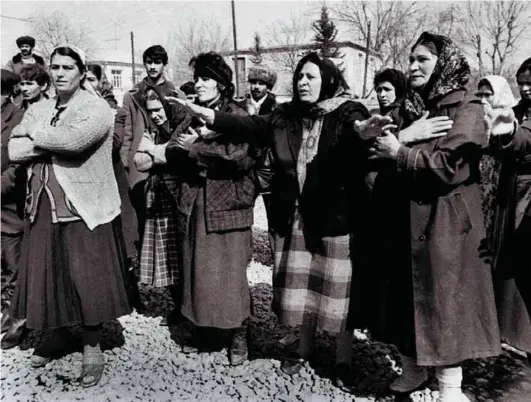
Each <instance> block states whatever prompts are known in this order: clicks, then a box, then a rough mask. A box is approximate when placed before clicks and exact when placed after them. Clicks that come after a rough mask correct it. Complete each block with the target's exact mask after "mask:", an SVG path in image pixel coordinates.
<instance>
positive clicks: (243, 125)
mask: <svg viewBox="0 0 531 402" xmlns="http://www.w3.org/2000/svg"><path fill="white" fill-rule="evenodd" d="M272 116H273V115H271V114H269V115H253V116H244V115H235V114H232V113H224V112H219V111H216V112H215V117H214V124H212V126H210V128H211V129H212V130H214V131H216V132H218V133H223V134H226V135H229V136H230V139H231V140H233V141H235V142H240V141H246V142H252V143H255V142H260V143H262V144H264V145H267V146H270V142H271V138H270V136H271V133H272V132H273V130H272V123H271V122H272Z"/></svg>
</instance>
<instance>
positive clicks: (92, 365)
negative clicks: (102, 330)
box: [79, 345, 105, 388]
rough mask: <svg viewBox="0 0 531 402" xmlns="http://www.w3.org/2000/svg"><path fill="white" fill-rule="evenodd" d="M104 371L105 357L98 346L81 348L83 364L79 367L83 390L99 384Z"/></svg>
mask: <svg viewBox="0 0 531 402" xmlns="http://www.w3.org/2000/svg"><path fill="white" fill-rule="evenodd" d="M104 369H105V357H104V356H103V353H102V351H101V348H100V345H96V346H89V345H85V346H84V348H83V363H82V365H81V376H80V377H79V379H80V380H81V385H82V386H83V387H84V388H89V387H93V386H94V385H96V384H97V383H98V382H100V380H101V377H102V375H103V370H104Z"/></svg>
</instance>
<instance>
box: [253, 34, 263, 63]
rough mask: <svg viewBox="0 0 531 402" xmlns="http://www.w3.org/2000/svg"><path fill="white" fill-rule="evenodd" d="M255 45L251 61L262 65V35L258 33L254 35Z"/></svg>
mask: <svg viewBox="0 0 531 402" xmlns="http://www.w3.org/2000/svg"><path fill="white" fill-rule="evenodd" d="M253 40H254V43H253V47H252V48H251V52H252V54H253V55H252V57H251V61H252V62H253V63H254V64H260V63H262V40H261V38H260V34H259V33H258V32H255V33H254V38H253Z"/></svg>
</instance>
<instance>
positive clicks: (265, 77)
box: [240, 66, 277, 115]
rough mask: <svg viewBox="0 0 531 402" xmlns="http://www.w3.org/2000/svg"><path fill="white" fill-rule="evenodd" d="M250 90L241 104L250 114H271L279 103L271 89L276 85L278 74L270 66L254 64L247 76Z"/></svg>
mask: <svg viewBox="0 0 531 402" xmlns="http://www.w3.org/2000/svg"><path fill="white" fill-rule="evenodd" d="M247 81H248V82H249V92H250V94H248V95H247V96H246V98H245V99H244V100H243V101H242V102H241V104H240V106H241V107H242V108H244V109H245V110H247V113H249V114H250V115H254V114H260V115H262V114H269V113H271V112H272V111H273V109H274V108H275V107H276V105H277V101H276V99H275V95H274V94H272V93H271V92H270V91H271V90H272V89H273V87H274V86H275V83H276V81H277V74H276V73H275V72H274V71H273V70H272V69H271V68H270V67H268V66H253V67H251V68H250V69H249V75H248V76H247Z"/></svg>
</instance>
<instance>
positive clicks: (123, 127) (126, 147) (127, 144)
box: [115, 92, 134, 169]
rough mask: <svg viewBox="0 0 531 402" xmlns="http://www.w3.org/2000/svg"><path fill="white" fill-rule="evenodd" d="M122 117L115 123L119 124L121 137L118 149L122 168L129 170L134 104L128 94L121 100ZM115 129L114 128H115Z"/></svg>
mask: <svg viewBox="0 0 531 402" xmlns="http://www.w3.org/2000/svg"><path fill="white" fill-rule="evenodd" d="M122 108H123V116H122V117H121V119H120V120H119V121H118V122H117V124H119V127H117V128H118V131H119V133H120V134H119V135H120V136H121V137H122V146H121V148H120V157H121V158H122V163H123V164H124V167H125V168H126V169H127V168H129V154H130V153H131V146H132V145H133V124H134V121H133V120H134V104H133V98H132V96H131V94H130V93H129V92H127V93H126V94H125V95H124V100H123V106H122ZM115 129H116V128H115Z"/></svg>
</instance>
